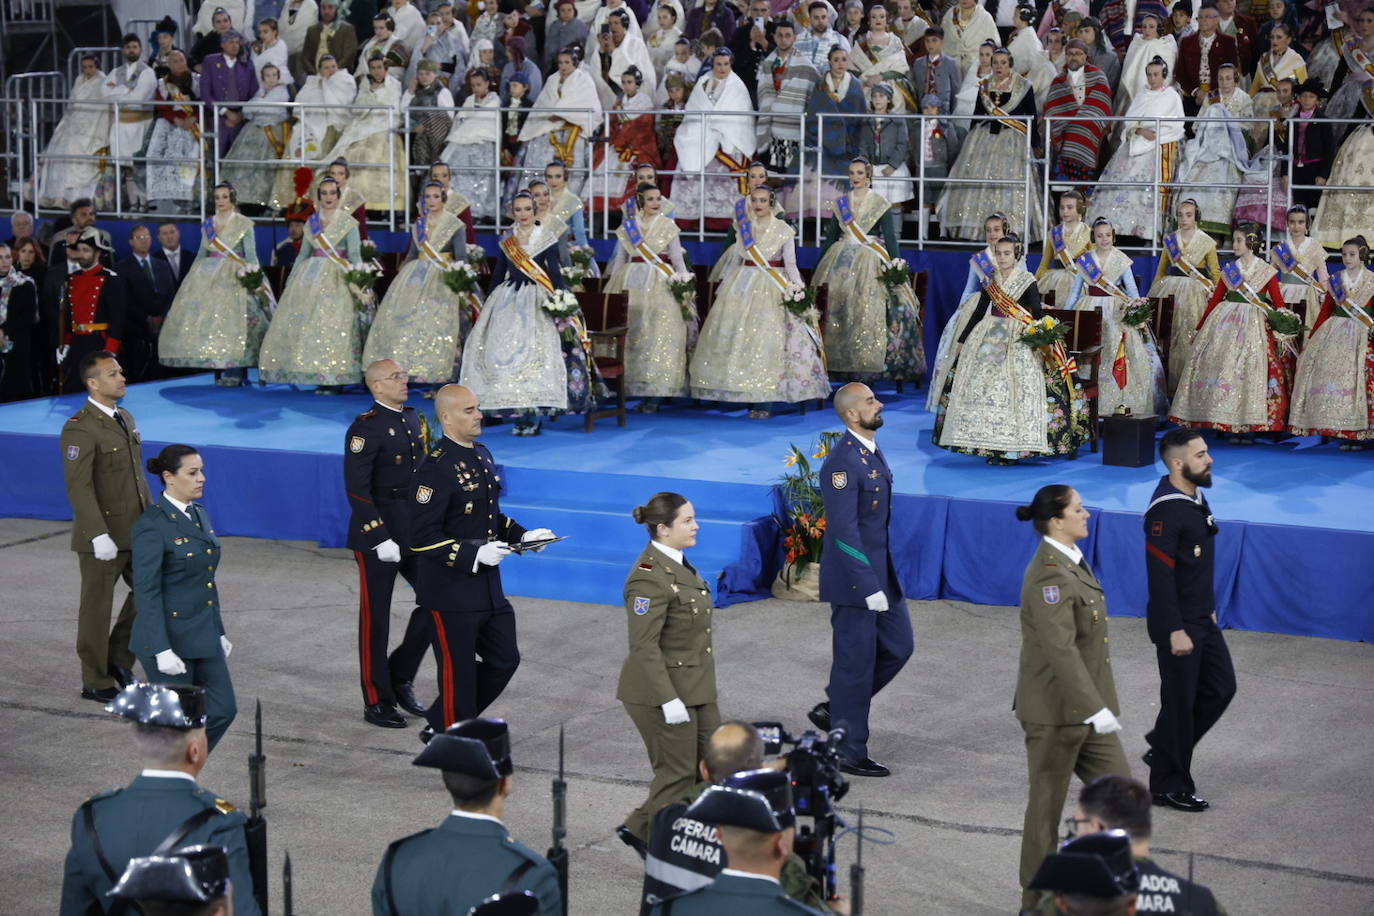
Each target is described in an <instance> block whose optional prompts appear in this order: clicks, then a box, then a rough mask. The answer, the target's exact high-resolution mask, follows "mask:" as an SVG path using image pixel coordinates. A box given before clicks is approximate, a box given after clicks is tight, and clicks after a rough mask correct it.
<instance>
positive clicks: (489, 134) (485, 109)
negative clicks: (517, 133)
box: [444, 83, 548, 159]
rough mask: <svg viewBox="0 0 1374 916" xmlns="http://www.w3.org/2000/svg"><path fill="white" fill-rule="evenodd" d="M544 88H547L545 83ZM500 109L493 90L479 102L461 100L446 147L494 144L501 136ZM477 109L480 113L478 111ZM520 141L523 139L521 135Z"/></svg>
mask: <svg viewBox="0 0 1374 916" xmlns="http://www.w3.org/2000/svg"><path fill="white" fill-rule="evenodd" d="M545 88H546V89H547V88H548V84H547V83H546V84H545ZM500 107H501V96H499V95H497V93H496V92H495V91H494V90H493V91H491V92H488V93H487V96H486V98H484V99H482V101H480V102H479V101H477V96H476V95H469V96H468V97H467V98H465V99H463V104H462V105H461V106H460V107H459V108H458V113H457V114H456V115H454V118H453V127H452V128H450V130H449V132H448V145H449V146H456V145H463V144H473V143H491V144H494V143H496V140H497V138H498V137H500V135H501V115H500V113H499V112H498V111H497V109H499V108H500ZM479 108H480V109H481V111H478V109H479ZM530 117H531V118H533V117H534V116H533V115H531V116H530ZM525 125H526V126H527V127H528V126H529V121H526V122H525ZM521 139H524V135H523V134H521ZM493 148H494V147H493ZM444 158H445V159H447V158H448V156H447V155H445V156H444Z"/></svg>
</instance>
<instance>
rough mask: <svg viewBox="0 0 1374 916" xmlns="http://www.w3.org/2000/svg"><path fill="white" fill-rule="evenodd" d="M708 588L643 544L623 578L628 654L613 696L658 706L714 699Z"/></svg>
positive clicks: (713, 663)
mask: <svg viewBox="0 0 1374 916" xmlns="http://www.w3.org/2000/svg"><path fill="white" fill-rule="evenodd" d="M712 603H713V602H712V600H711V590H710V589H708V588H707V587H706V583H705V581H703V580H702V578H701V576H699V575H697V574H696V573H695V572H692V571H691V570H689V569H688V568H687V567H685V566H683V565H682V564H681V563H678V562H676V561H675V560H670V559H669V558H668V555H667V554H665V553H664V552H663V551H661V550H659V549H658V548H657V547H655V546H654V545H653V544H652V543H650V544H649V545H648V546H646V547H645V548H644V552H643V553H641V554H640V555H639V559H638V560H637V561H636V562H635V566H634V569H632V570H630V575H629V576H628V577H627V578H626V579H625V616H626V619H627V621H628V622H629V635H630V654H629V655H628V656H627V657H626V659H625V663H624V664H623V665H622V666H621V668H620V684H619V686H618V687H617V688H616V693H615V695H616V699H618V700H620V701H621V702H624V703H639V704H641V705H644V706H662V705H663V704H664V703H667V702H668V701H669V700H671V699H673V698H674V697H677V698H678V699H680V700H682V702H683V703H685V704H686V705H688V706H700V705H702V704H704V703H714V702H715V701H716V660H715V654H714V650H713V649H712V647H711V605H712Z"/></svg>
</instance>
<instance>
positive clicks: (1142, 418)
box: [1102, 414, 1159, 468]
mask: <svg viewBox="0 0 1374 916" xmlns="http://www.w3.org/2000/svg"><path fill="white" fill-rule="evenodd" d="M1158 425H1159V418H1158V417H1156V416H1155V415H1154V414H1111V415H1109V416H1106V417H1104V418H1103V420H1102V463H1103V464H1112V465H1117V466H1119V467H1125V468H1143V467H1146V466H1147V465H1151V464H1154V462H1155V427H1156V426H1158Z"/></svg>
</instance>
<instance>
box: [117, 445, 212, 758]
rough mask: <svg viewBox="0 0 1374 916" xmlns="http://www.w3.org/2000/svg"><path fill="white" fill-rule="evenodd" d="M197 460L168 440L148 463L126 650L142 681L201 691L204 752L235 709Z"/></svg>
mask: <svg viewBox="0 0 1374 916" xmlns="http://www.w3.org/2000/svg"><path fill="white" fill-rule="evenodd" d="M204 469H205V462H204V461H203V460H202V459H201V457H200V455H199V454H197V453H196V450H195V449H193V448H191V447H190V446H189V445H169V446H167V447H166V448H164V449H163V450H162V451H161V452H160V453H159V454H158V456H157V457H156V458H150V459H149V460H148V472H149V473H150V474H155V475H157V477H158V479H159V480H161V481H162V486H163V491H162V496H161V497H160V498H159V499H158V501H157V502H156V503H154V504H153V505H151V506H149V507H148V510H147V511H146V512H144V513H143V515H142V517H141V518H139V520H138V522H137V523H135V524H134V533H133V546H134V550H133V554H134V564H133V566H134V599H135V600H136V601H137V602H138V609H139V613H138V617H137V618H136V619H135V620H134V633H133V647H134V651H135V652H136V653H137V655H138V660H139V662H140V663H141V664H142V665H143V670H144V671H146V672H147V674H148V679H149V680H150V681H171V680H174V679H175V680H177V681H180V682H182V683H191V684H195V685H196V686H197V687H202V688H204V690H205V705H206V711H207V712H208V714H209V721H208V722H207V724H206V728H205V733H206V737H207V739H208V740H209V742H210V750H212V751H213V750H214V749H215V745H216V744H218V743H219V739H220V738H222V737H224V733H225V732H226V731H228V730H229V724H230V723H231V722H233V721H234V716H235V715H236V714H237V713H238V703H237V702H235V700H234V684H233V681H231V680H230V678H229V653H230V652H231V651H232V650H233V644H232V643H230V642H229V639H228V637H226V636H225V635H224V618H223V617H222V616H221V615H220V608H219V589H218V588H216V587H215V569H216V568H217V567H218V566H219V563H220V545H219V538H218V537H216V536H215V529H214V528H212V527H211V526H210V516H209V515H207V514H206V512H205V508H204V507H203V506H201V505H200V504H199V503H197V502H196V500H198V499H200V497H201V494H202V493H203V492H204V490H205V470H204Z"/></svg>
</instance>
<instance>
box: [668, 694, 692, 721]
mask: <svg viewBox="0 0 1374 916" xmlns="http://www.w3.org/2000/svg"><path fill="white" fill-rule="evenodd" d="M690 719H691V716H689V715H687V704H686V703H683V702H682V701H681V700H679V699H678V698H677V697H673V698H672V699H671V700H669V701H668V702H666V703H664V704H663V721H664V722H667V723H668V724H669V725H681V724H682V723H683V722H687V721H689V720H690Z"/></svg>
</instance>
